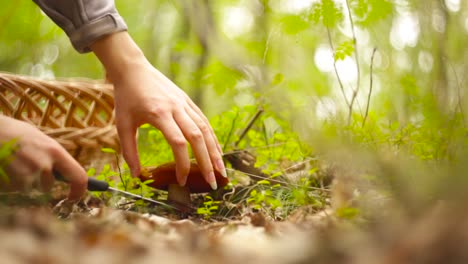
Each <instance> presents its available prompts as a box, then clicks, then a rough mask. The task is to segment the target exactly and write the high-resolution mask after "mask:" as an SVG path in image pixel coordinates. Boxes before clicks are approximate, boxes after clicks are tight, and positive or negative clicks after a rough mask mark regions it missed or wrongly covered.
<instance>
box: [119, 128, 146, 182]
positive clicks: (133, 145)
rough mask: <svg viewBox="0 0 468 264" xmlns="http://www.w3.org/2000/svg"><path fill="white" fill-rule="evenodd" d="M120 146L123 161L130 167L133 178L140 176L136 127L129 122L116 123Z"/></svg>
mask: <svg viewBox="0 0 468 264" xmlns="http://www.w3.org/2000/svg"><path fill="white" fill-rule="evenodd" d="M117 132H118V133H119V138H120V146H121V148H122V153H123V157H124V159H125V161H126V162H127V164H128V166H129V167H130V171H131V173H132V176H133V177H137V176H138V175H140V159H139V157H138V149H137V140H136V133H137V127H136V126H133V125H132V124H131V123H130V122H125V121H124V122H117Z"/></svg>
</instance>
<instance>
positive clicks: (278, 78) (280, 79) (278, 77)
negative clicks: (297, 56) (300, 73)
mask: <svg viewBox="0 0 468 264" xmlns="http://www.w3.org/2000/svg"><path fill="white" fill-rule="evenodd" d="M283 80H284V75H283V74H281V73H277V74H276V75H275V77H273V80H272V81H271V84H272V85H278V84H280V83H281V82H283Z"/></svg>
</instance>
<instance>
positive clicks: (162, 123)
mask: <svg viewBox="0 0 468 264" xmlns="http://www.w3.org/2000/svg"><path fill="white" fill-rule="evenodd" d="M152 125H153V126H155V127H156V128H158V129H159V130H161V132H162V133H163V135H164V137H165V138H166V140H167V142H168V143H169V145H170V146H171V148H172V152H173V153H174V159H175V163H176V177H177V181H178V182H179V185H181V186H185V183H186V182H187V176H188V174H189V172H190V158H189V155H188V150H187V141H186V140H185V137H184V134H183V133H182V131H181V129H180V128H179V125H178V124H177V123H176V122H175V121H174V119H172V118H170V117H157V118H156V119H155V120H153V122H152Z"/></svg>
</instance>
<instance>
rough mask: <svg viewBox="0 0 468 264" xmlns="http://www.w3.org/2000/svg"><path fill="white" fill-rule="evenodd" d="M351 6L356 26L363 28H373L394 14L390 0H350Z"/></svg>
mask: <svg viewBox="0 0 468 264" xmlns="http://www.w3.org/2000/svg"><path fill="white" fill-rule="evenodd" d="M349 5H350V8H351V13H352V14H353V16H354V19H355V22H356V24H358V25H361V26H372V25H373V24H375V23H376V22H378V21H380V20H383V19H385V18H387V17H388V16H389V15H391V14H392V12H393V4H392V2H391V1H389V0H350V3H349Z"/></svg>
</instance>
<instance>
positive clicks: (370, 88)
mask: <svg viewBox="0 0 468 264" xmlns="http://www.w3.org/2000/svg"><path fill="white" fill-rule="evenodd" d="M376 51H377V48H374V50H372V57H371V64H370V84H369V94H368V95H367V106H366V113H365V114H364V119H363V120H362V127H364V125H366V119H367V115H368V114H369V105H370V100H371V95H372V82H373V78H372V72H373V69H374V56H375V52H376Z"/></svg>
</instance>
